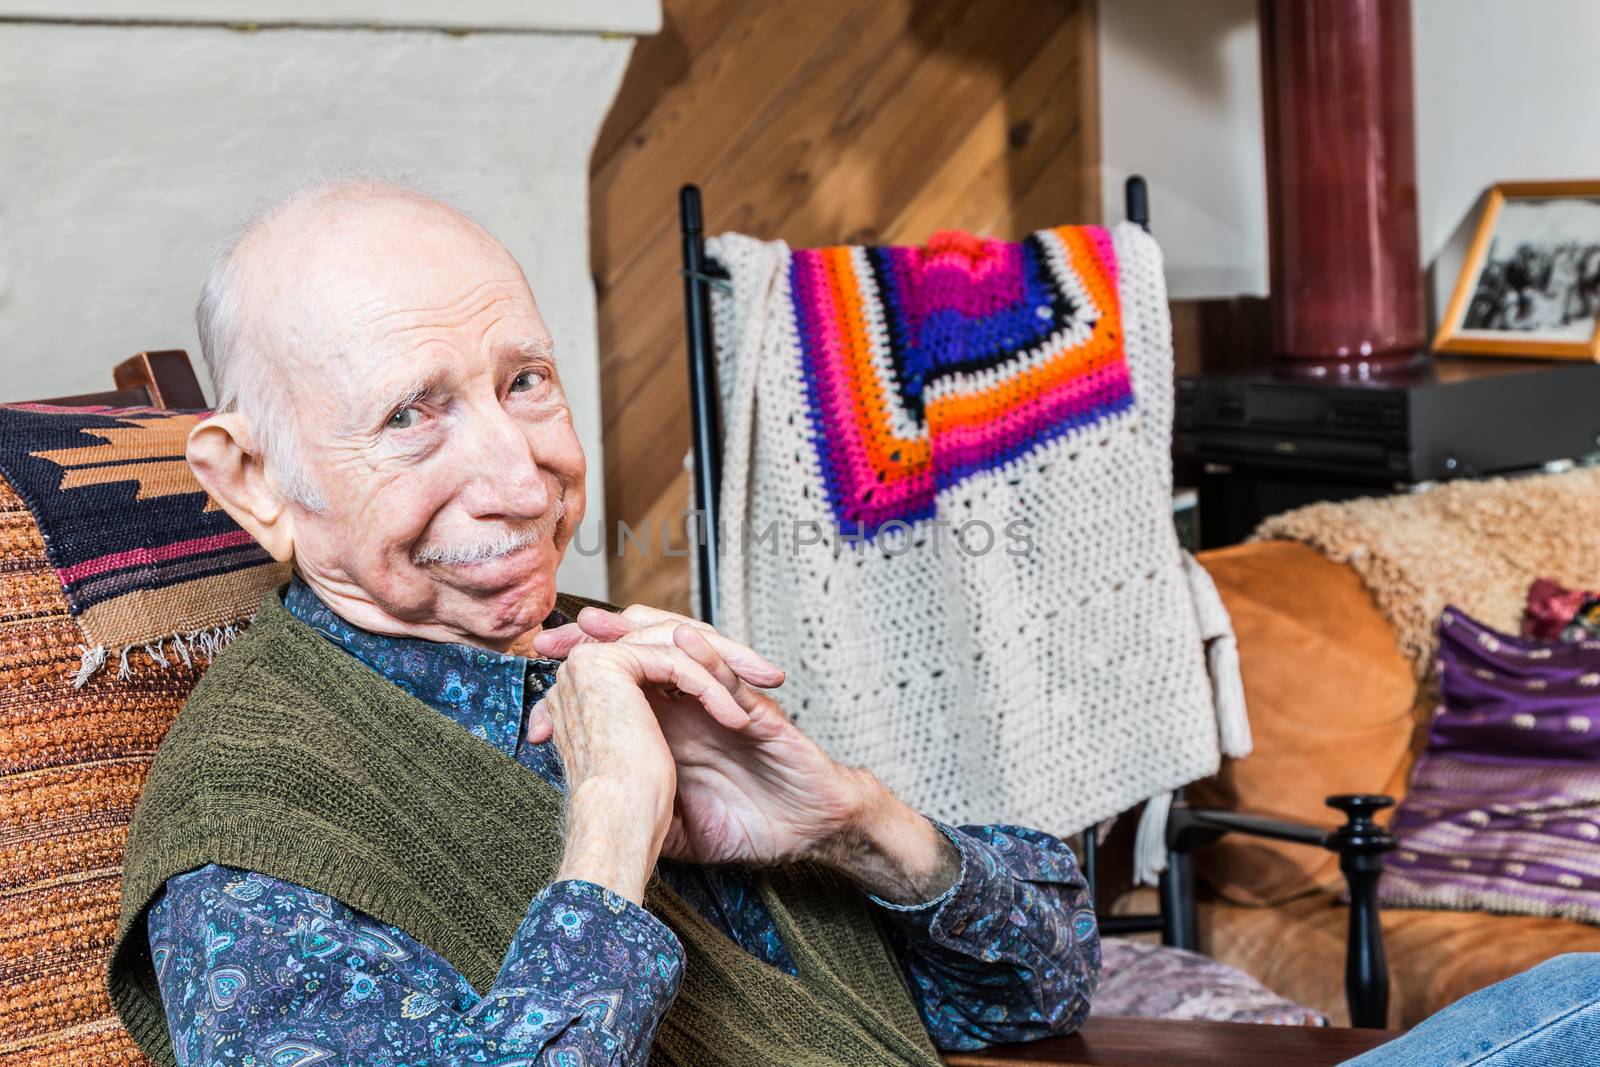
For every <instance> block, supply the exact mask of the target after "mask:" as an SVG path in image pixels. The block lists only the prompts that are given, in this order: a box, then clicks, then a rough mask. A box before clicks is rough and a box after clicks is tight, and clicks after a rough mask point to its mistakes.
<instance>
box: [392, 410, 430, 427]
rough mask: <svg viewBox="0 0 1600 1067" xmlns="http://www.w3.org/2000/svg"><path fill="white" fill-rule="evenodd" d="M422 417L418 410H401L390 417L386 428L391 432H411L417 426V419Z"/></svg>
mask: <svg viewBox="0 0 1600 1067" xmlns="http://www.w3.org/2000/svg"><path fill="white" fill-rule="evenodd" d="M420 417H421V416H419V415H418V414H417V409H416V408H401V409H400V410H399V411H397V412H395V413H394V414H393V415H390V416H389V421H388V422H387V423H386V424H385V426H386V428H388V429H390V430H409V429H411V427H413V426H415V425H416V424H417V419H418V418H420Z"/></svg>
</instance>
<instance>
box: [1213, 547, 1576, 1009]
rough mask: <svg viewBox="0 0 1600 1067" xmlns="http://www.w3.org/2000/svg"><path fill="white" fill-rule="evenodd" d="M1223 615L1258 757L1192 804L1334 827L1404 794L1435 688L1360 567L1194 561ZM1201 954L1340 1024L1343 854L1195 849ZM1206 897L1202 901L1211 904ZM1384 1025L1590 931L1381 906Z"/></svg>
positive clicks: (1261, 552) (1237, 556) (1258, 553)
mask: <svg viewBox="0 0 1600 1067" xmlns="http://www.w3.org/2000/svg"><path fill="white" fill-rule="evenodd" d="M1200 560H1201V562H1202V563H1203V564H1204V565H1205V567H1206V570H1207V571H1208V572H1209V573H1210V574H1211V576H1212V578H1213V579H1214V580H1215V581H1216V584H1217V588H1218V591H1219V592H1220V593H1221V594H1222V599H1223V601H1224V602H1225V603H1226V604H1227V607H1228V610H1229V612H1230V613H1231V614H1232V616H1233V624H1234V629H1235V632H1236V633H1237V635H1238V639H1239V655H1240V661H1241V664H1242V667H1243V672H1244V685H1245V694H1246V698H1247V700H1248V703H1249V709H1250V722H1251V729H1252V731H1253V733H1254V738H1255V749H1254V752H1253V753H1252V754H1251V755H1250V756H1249V757H1248V758H1246V759H1243V760H1237V761H1229V762H1228V763H1227V764H1226V765H1225V766H1224V767H1223V769H1222V771H1221V773H1220V774H1218V775H1217V777H1216V778H1214V779H1212V780H1210V781H1207V782H1204V783H1201V784H1200V785H1198V786H1196V787H1194V788H1193V789H1191V791H1190V798H1191V800H1192V801H1193V802H1195V803H1196V804H1198V805H1202V806H1210V807H1220V808H1229V809H1234V810H1240V811H1250V812H1257V813H1261V814H1267V815H1273V816H1278V817H1281V818H1285V819H1291V820H1295V821H1298V822H1309V823H1318V824H1323V825H1327V826H1330V827H1332V826H1335V825H1337V824H1338V822H1339V821H1340V819H1339V816H1338V815H1337V813H1336V812H1334V811H1332V810H1331V809H1329V808H1327V807H1325V806H1324V803H1323V799H1324V798H1325V797H1327V796H1329V795H1330V794H1335V793H1387V794H1388V795H1390V796H1392V797H1395V798H1396V799H1399V798H1400V797H1402V796H1403V795H1404V793H1405V788H1406V782H1407V779H1408V776H1409V774H1410V770H1411V764H1412V761H1413V759H1414V758H1415V754H1416V752H1417V751H1418V750H1419V748H1420V745H1421V744H1422V741H1423V737H1424V724H1425V723H1426V721H1427V716H1428V715H1429V714H1430V713H1431V711H1432V709H1433V707H1434V706H1435V703H1436V699H1435V695H1434V694H1433V693H1431V692H1428V691H1419V689H1421V690H1426V688H1427V687H1419V685H1418V684H1417V682H1416V680H1415V678H1414V675H1413V672H1412V669H1411V665H1410V664H1409V662H1408V661H1407V660H1406V659H1405V658H1404V657H1402V656H1401V654H1400V651H1399V648H1398V647H1397V645H1396V641H1395V634H1394V630H1393V628H1392V627H1391V626H1390V625H1389V623H1388V622H1387V621H1386V620H1385V619H1384V618H1383V616H1382V615H1380V614H1379V613H1378V611H1377V609H1376V608H1375V607H1374V606H1373V603H1372V598H1371V597H1370V595H1369V594H1368V593H1367V590H1366V588H1365V587H1364V586H1363V585H1362V583H1361V580H1360V579H1359V578H1358V577H1357V576H1356V574H1355V572H1354V571H1353V570H1351V569H1350V568H1349V567H1346V566H1344V565H1342V564H1337V563H1334V562H1332V561H1330V560H1328V559H1327V558H1326V557H1324V556H1322V555H1321V554H1320V553H1318V552H1317V551H1315V550H1314V549H1311V548H1308V547H1306V546H1303V545H1298V544H1290V543H1287V542H1272V541H1269V542H1260V543H1254V544H1247V545H1239V546H1235V547H1232V548H1226V549H1220V550H1216V551H1211V552H1207V553H1204V554H1202V555H1201V556H1200ZM1196 860H1197V868H1198V873H1199V876H1200V879H1201V881H1202V903H1201V905H1200V947H1201V949H1202V951H1204V952H1206V953H1207V954H1208V955H1211V956H1214V957H1216V958H1217V959H1219V960H1222V961H1224V962H1226V963H1231V964H1234V965H1235V966H1238V967H1241V968H1243V969H1245V970H1247V971H1249V972H1250V973H1251V974H1254V975H1256V976H1257V977H1258V978H1260V979H1261V980H1262V981H1263V982H1265V983H1266V984H1267V985H1268V986H1269V987H1270V988H1272V989H1273V990H1275V991H1277V992H1278V993H1281V994H1282V995H1284V996H1286V997H1289V998H1291V999H1293V1000H1297V1001H1300V1002H1302V1003H1305V1004H1309V1005H1311V1006H1313V1007H1316V1008H1318V1009H1320V1010H1322V1011H1323V1012H1325V1013H1327V1015H1328V1016H1329V1017H1330V1018H1332V1019H1333V1020H1334V1021H1335V1023H1336V1024H1338V1025H1347V1024H1348V1019H1349V1013H1348V1010H1347V1009H1346V1006H1345V997H1344V960H1345V939H1346V936H1347V932H1348V929H1349V924H1348V913H1347V910H1346V909H1345V908H1344V907H1342V906H1341V905H1340V904H1339V902H1338V895H1339V893H1340V892H1341V891H1342V889H1343V888H1344V879H1343V877H1342V876H1341V875H1340V873H1339V869H1338V866H1337V863H1338V861H1337V858H1336V857H1335V856H1333V855H1332V854H1331V853H1328V852H1325V851H1322V850H1320V849H1313V848H1306V847H1304V846H1298V845H1292V844H1284V843H1277V842H1272V841H1263V840H1259V839H1252V838H1244V837H1239V836H1230V837H1227V838H1224V839H1222V840H1221V841H1220V842H1218V843H1217V844H1215V845H1212V846H1211V847H1209V848H1207V849H1204V850H1202V851H1201V852H1200V853H1198V854H1197V856H1196ZM1208 897H1209V899H1207V898H1208ZM1382 924H1383V931H1384V943H1385V949H1386V952H1387V955H1388V963H1389V972H1390V1001H1389V1020H1390V1025H1391V1026H1412V1025H1415V1024H1416V1023H1417V1022H1419V1021H1420V1020H1422V1019H1423V1018H1426V1017H1427V1016H1428V1015H1430V1014H1432V1013H1433V1012H1435V1011H1437V1010H1438V1009H1440V1008H1442V1007H1444V1006H1445V1005H1446V1004H1449V1003H1451V1002H1452V1001H1455V1000H1457V999H1459V998H1460V997H1463V996H1465V995H1466V994H1468V993H1470V992H1472V991H1474V990H1476V989H1480V988H1482V987H1483V986H1486V985H1489V984H1491V983H1493V982H1497V981H1499V980H1500V979H1502V978H1506V977H1509V976H1510V975H1513V974H1516V973H1518V972H1520V971H1523V970H1526V969H1527V968H1529V967H1532V966H1533V965H1535V964H1537V963H1539V962H1541V961H1543V960H1545V959H1548V958H1549V957H1551V956H1554V955H1558V954H1560V953H1563V952H1600V927H1595V926H1589V925H1584V924H1581V923H1577V922H1571V921H1567V920H1561V919H1535V918H1529V917H1526V916H1510V915H1492V914H1488V913H1485V912H1444V911H1422V910H1413V909H1388V910H1385V911H1384V913H1383V916H1382Z"/></svg>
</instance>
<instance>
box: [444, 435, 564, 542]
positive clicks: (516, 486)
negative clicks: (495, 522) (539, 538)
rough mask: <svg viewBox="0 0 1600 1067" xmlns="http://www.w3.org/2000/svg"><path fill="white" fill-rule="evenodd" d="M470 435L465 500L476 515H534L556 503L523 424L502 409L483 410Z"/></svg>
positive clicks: (464, 461) (517, 516)
mask: <svg viewBox="0 0 1600 1067" xmlns="http://www.w3.org/2000/svg"><path fill="white" fill-rule="evenodd" d="M477 430H478V432H476V433H474V434H473V435H472V437H473V440H472V445H471V455H470V456H467V457H463V459H462V462H463V463H466V464H470V467H469V469H470V470H471V471H472V475H471V478H470V480H469V481H468V483H467V485H466V486H465V489H464V491H463V503H464V504H465V505H466V506H467V509H468V510H469V511H470V512H471V513H472V514H473V515H474V516H476V517H478V518H496V517H498V518H509V519H536V518H538V517H540V516H541V515H543V514H544V513H545V512H546V511H548V510H549V509H550V508H551V507H552V506H553V504H554V501H553V499H552V496H551V491H550V479H549V478H548V477H546V475H545V472H544V470H543V469H542V468H541V467H540V466H539V462H538V459H537V457H536V456H535V455H534V451H533V447H532V445H531V444H530V442H529V440H528V437H527V435H526V434H525V433H524V432H523V430H522V427H521V426H519V425H517V423H516V421H515V420H513V419H512V418H511V417H510V416H509V415H507V414H506V413H505V412H504V411H496V412H491V413H489V414H487V415H486V416H485V417H484V418H483V419H482V420H481V424H480V425H479V426H478V427H477Z"/></svg>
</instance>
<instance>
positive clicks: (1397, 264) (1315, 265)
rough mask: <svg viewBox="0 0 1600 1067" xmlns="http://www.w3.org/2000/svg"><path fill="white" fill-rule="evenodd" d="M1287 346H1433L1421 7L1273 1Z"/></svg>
mask: <svg viewBox="0 0 1600 1067" xmlns="http://www.w3.org/2000/svg"><path fill="white" fill-rule="evenodd" d="M1260 12H1261V57H1262V96H1263V103H1264V112H1265V116H1264V117H1265V123H1266V150H1267V151H1266V154H1267V229H1268V243H1269V255H1270V260H1271V262H1270V269H1271V285H1272V292H1271V314H1272V340H1273V346H1274V350H1275V351H1276V352H1277V353H1278V354H1279V356H1280V357H1282V358H1286V359H1290V360H1293V361H1302V360H1315V361H1324V362H1327V361H1349V362H1351V363H1358V362H1359V363H1368V362H1371V363H1373V364H1374V365H1379V364H1381V363H1382V362H1385V361H1386V360H1388V359H1394V358H1396V357H1401V358H1408V357H1409V356H1410V355H1411V354H1413V353H1414V352H1416V351H1417V350H1418V349H1420V348H1421V347H1423V345H1424V344H1425V337H1424V327H1423V310H1422V269H1421V260H1420V255H1419V251H1418V236H1417V160H1416V137H1415V120H1414V112H1415V93H1414V91H1413V87H1412V70H1411V68H1412V59H1411V2H1410V0H1261V5H1260Z"/></svg>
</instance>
